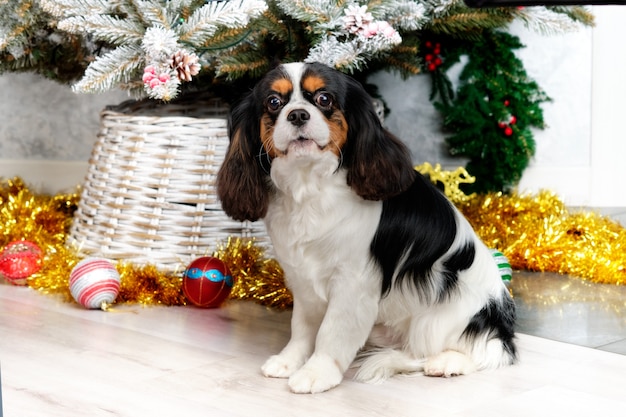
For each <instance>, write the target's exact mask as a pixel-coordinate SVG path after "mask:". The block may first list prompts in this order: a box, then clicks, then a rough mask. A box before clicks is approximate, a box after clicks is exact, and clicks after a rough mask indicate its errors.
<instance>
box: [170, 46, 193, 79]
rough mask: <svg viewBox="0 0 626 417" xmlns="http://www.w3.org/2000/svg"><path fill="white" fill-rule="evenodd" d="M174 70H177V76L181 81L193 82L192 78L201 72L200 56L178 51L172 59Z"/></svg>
mask: <svg viewBox="0 0 626 417" xmlns="http://www.w3.org/2000/svg"><path fill="white" fill-rule="evenodd" d="M172 68H174V69H175V70H176V75H178V78H179V79H180V80H181V81H191V77H193V76H194V75H198V73H199V72H200V64H199V63H198V56H197V55H196V54H194V53H191V54H188V53H187V52H185V51H182V50H180V51H177V52H176V53H175V54H174V57H173V58H172Z"/></svg>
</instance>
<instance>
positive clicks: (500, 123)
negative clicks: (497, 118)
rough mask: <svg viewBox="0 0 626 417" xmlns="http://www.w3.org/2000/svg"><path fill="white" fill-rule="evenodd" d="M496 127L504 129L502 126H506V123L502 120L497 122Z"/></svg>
mask: <svg viewBox="0 0 626 417" xmlns="http://www.w3.org/2000/svg"><path fill="white" fill-rule="evenodd" d="M498 127H499V128H500V129H504V128H505V127H506V123H504V122H498Z"/></svg>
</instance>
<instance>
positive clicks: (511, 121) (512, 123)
mask: <svg viewBox="0 0 626 417" xmlns="http://www.w3.org/2000/svg"><path fill="white" fill-rule="evenodd" d="M515 123H517V117H515V116H511V119H510V120H509V124H510V125H514V124H515Z"/></svg>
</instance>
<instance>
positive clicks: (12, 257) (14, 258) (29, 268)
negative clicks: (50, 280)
mask: <svg viewBox="0 0 626 417" xmlns="http://www.w3.org/2000/svg"><path fill="white" fill-rule="evenodd" d="M41 258H42V253H41V249H39V246H37V245H36V244H34V243H33V242H30V241H28V240H18V241H14V242H11V243H9V244H8V245H7V246H6V247H5V248H4V250H3V251H2V255H0V275H1V276H3V277H4V279H6V280H7V281H9V282H10V283H11V284H13V285H26V278H28V277H30V276H31V275H32V274H34V273H35V272H37V271H39V270H40V269H41Z"/></svg>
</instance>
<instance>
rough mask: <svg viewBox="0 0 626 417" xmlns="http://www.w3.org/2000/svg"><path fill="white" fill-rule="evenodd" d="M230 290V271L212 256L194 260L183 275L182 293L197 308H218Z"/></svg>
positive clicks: (231, 278) (231, 280)
mask: <svg viewBox="0 0 626 417" xmlns="http://www.w3.org/2000/svg"><path fill="white" fill-rule="evenodd" d="M232 288H233V277H232V275H231V273H230V270H229V269H228V267H227V266H226V264H225V263H224V262H222V261H221V260H219V259H217V258H214V257H212V256H204V257H202V258H198V259H196V260H194V261H193V262H191V263H190V264H189V266H188V267H187V269H185V272H184V274H183V293H184V294H185V297H187V299H188V300H189V301H190V302H191V303H192V304H194V305H195V306H198V307H204V308H215V307H219V306H220V305H221V304H222V303H223V302H224V301H225V300H226V299H227V298H228V296H229V295H230V291H231V290H232Z"/></svg>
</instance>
